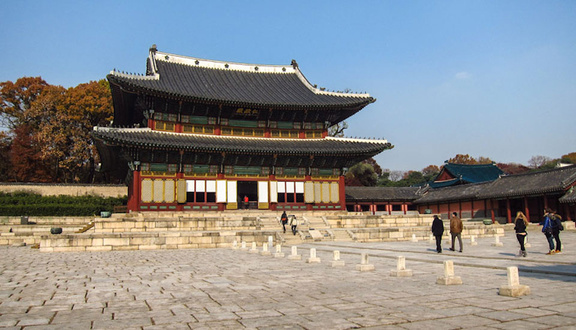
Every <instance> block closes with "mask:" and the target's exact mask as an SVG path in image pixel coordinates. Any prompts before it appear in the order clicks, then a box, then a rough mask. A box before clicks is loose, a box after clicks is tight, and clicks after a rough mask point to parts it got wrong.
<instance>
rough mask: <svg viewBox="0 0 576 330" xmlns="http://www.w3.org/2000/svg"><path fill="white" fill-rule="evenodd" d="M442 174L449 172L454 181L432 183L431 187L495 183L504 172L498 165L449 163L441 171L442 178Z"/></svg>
mask: <svg viewBox="0 0 576 330" xmlns="http://www.w3.org/2000/svg"><path fill="white" fill-rule="evenodd" d="M442 172H448V173H449V174H451V177H453V178H454V179H453V180H448V181H438V182H432V183H430V186H431V187H434V188H440V187H445V186H447V185H453V184H457V183H477V182H486V181H493V180H496V179H498V178H499V177H500V176H501V175H503V174H504V172H503V171H502V170H501V169H499V168H498V166H496V164H474V165H467V164H453V163H447V164H446V165H444V166H443V167H442V170H441V171H440V174H438V176H440V175H441V174H442Z"/></svg>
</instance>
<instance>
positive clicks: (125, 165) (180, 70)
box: [93, 45, 393, 211]
mask: <svg viewBox="0 0 576 330" xmlns="http://www.w3.org/2000/svg"><path fill="white" fill-rule="evenodd" d="M107 78H108V81H109V82H110V89H111V91H112V97H113V103H114V121H113V123H112V125H111V126H110V127H96V128H95V129H94V131H93V137H94V139H95V141H96V146H97V148H98V150H99V154H100V157H101V161H102V163H101V170H102V171H106V172H108V173H110V174H111V175H115V176H117V177H125V178H126V182H127V184H128V199H129V200H128V210H129V211H186V210H220V211H222V210H226V209H238V208H253V209H271V210H345V209H346V200H345V199H346V198H345V191H344V174H345V172H346V170H347V168H348V167H350V166H352V165H354V164H356V163H358V162H360V161H362V160H364V159H367V158H369V157H372V156H374V155H376V154H378V153H380V152H382V151H384V150H386V149H390V148H392V147H393V146H392V145H391V144H390V143H388V141H386V140H376V139H350V138H336V137H330V136H328V128H329V127H331V126H333V125H335V124H338V123H340V122H342V121H343V120H346V119H347V118H349V117H350V116H352V115H354V114H355V113H357V112H358V111H360V110H361V109H362V108H364V107H365V106H367V105H368V104H370V103H373V102H374V101H375V99H374V98H373V97H371V96H370V95H369V94H357V93H342V92H329V91H326V90H325V89H323V88H317V87H316V86H314V85H312V84H311V83H310V82H308V80H307V79H306V78H305V77H304V75H303V74H302V72H301V71H300V69H299V67H298V64H297V63H296V61H294V60H293V61H292V63H291V64H290V65H256V64H243V63H232V62H222V61H214V60H205V59H199V58H193V57H187V56H181V55H174V54H168V53H163V52H160V51H158V50H157V48H156V46H155V45H154V46H152V47H151V48H150V52H149V55H148V58H147V61H146V74H144V75H138V74H128V73H123V72H119V71H116V70H114V71H112V72H111V73H110V74H109V75H108V76H107Z"/></svg>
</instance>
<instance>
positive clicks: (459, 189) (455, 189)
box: [415, 182, 490, 204]
mask: <svg viewBox="0 0 576 330" xmlns="http://www.w3.org/2000/svg"><path fill="white" fill-rule="evenodd" d="M489 184H490V182H480V183H469V184H460V185H455V186H448V187H442V188H432V189H428V190H427V191H426V192H424V193H423V195H422V196H421V197H420V198H418V199H417V200H416V201H415V203H417V204H429V203H437V202H448V201H458V200H466V199H468V200H470V199H477V196H478V193H479V192H481V191H482V190H483V189H486V187H487V186H488V185H489Z"/></svg>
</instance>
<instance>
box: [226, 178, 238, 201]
mask: <svg viewBox="0 0 576 330" xmlns="http://www.w3.org/2000/svg"><path fill="white" fill-rule="evenodd" d="M227 183H228V186H227V190H228V199H227V202H228V203H238V197H237V193H236V188H237V181H228V182H227Z"/></svg>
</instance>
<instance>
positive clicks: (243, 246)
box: [240, 241, 248, 251]
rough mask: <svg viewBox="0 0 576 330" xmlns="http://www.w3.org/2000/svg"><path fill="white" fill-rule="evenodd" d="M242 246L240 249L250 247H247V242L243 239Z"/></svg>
mask: <svg viewBox="0 0 576 330" xmlns="http://www.w3.org/2000/svg"><path fill="white" fill-rule="evenodd" d="M241 246H242V247H241V248H240V250H242V251H246V250H247V249H248V248H247V247H246V242H245V241H242V245H241Z"/></svg>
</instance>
